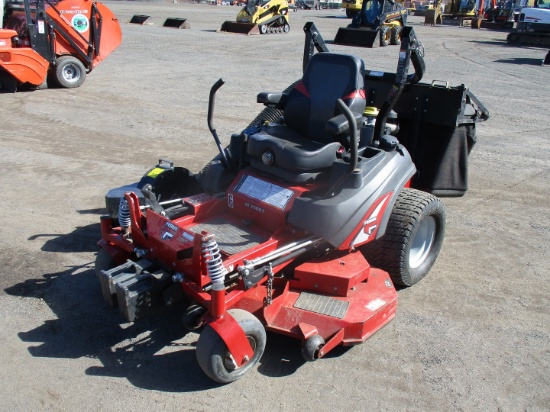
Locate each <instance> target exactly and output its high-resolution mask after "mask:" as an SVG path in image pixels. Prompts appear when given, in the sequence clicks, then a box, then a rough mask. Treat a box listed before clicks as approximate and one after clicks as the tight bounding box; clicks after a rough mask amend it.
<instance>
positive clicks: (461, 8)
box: [443, 0, 476, 20]
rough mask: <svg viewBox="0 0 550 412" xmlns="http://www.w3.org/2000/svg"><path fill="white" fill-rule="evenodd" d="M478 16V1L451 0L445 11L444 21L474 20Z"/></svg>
mask: <svg viewBox="0 0 550 412" xmlns="http://www.w3.org/2000/svg"><path fill="white" fill-rule="evenodd" d="M475 16H476V0H450V1H449V2H448V3H447V4H446V5H445V8H444V10H443V18H444V19H459V20H463V19H470V20H471V19H473V18H475Z"/></svg>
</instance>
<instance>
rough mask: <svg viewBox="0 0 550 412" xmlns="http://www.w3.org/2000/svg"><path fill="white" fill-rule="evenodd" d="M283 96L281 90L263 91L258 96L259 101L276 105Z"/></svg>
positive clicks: (267, 104)
mask: <svg viewBox="0 0 550 412" xmlns="http://www.w3.org/2000/svg"><path fill="white" fill-rule="evenodd" d="M282 97H283V93H281V92H261V93H260V94H258V97H257V98H256V102H257V103H263V104H265V105H266V106H276V105H278V104H279V102H280V101H281V99H282Z"/></svg>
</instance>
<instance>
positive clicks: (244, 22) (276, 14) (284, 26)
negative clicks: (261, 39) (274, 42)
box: [219, 0, 290, 34]
mask: <svg viewBox="0 0 550 412" xmlns="http://www.w3.org/2000/svg"><path fill="white" fill-rule="evenodd" d="M288 21H289V19H288V1H287V0H248V1H247V3H246V6H245V7H243V9H242V10H241V11H240V12H239V14H237V19H236V21H226V22H224V23H223V24H222V27H221V28H220V30H219V31H224V32H232V33H243V34H267V33H288V32H289V31H290V24H289V22H288Z"/></svg>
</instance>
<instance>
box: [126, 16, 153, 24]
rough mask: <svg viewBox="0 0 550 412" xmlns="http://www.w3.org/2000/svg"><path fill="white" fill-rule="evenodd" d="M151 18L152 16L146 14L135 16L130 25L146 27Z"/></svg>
mask: <svg viewBox="0 0 550 412" xmlns="http://www.w3.org/2000/svg"><path fill="white" fill-rule="evenodd" d="M149 17H151V16H146V15H145V14H134V15H133V16H132V18H131V19H130V23H133V24H141V25H144V24H145V22H146V21H147V20H149Z"/></svg>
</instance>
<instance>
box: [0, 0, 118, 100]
mask: <svg viewBox="0 0 550 412" xmlns="http://www.w3.org/2000/svg"><path fill="white" fill-rule="evenodd" d="M121 41H122V32H121V29H120V25H119V22H118V20H117V18H116V17H115V15H114V14H113V13H112V12H111V10H109V9H108V8H107V7H106V6H105V5H103V4H102V3H99V2H93V1H90V0H59V1H49V0H23V1H13V0H12V1H8V2H7V3H6V7H5V14H4V24H3V28H2V29H0V91H2V92H15V91H17V89H18V88H21V87H25V86H28V87H30V88H37V87H39V86H41V85H43V84H46V82H47V85H48V86H58V87H63V88H75V87H79V86H81V85H82V83H84V81H85V79H86V74H87V73H89V72H91V71H92V70H93V69H94V68H95V67H97V65H98V64H99V63H101V62H102V61H103V59H105V58H106V57H107V56H108V55H109V54H111V53H112V52H113V51H114V50H115V49H116V48H117V47H118V46H119V45H120V43H121Z"/></svg>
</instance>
